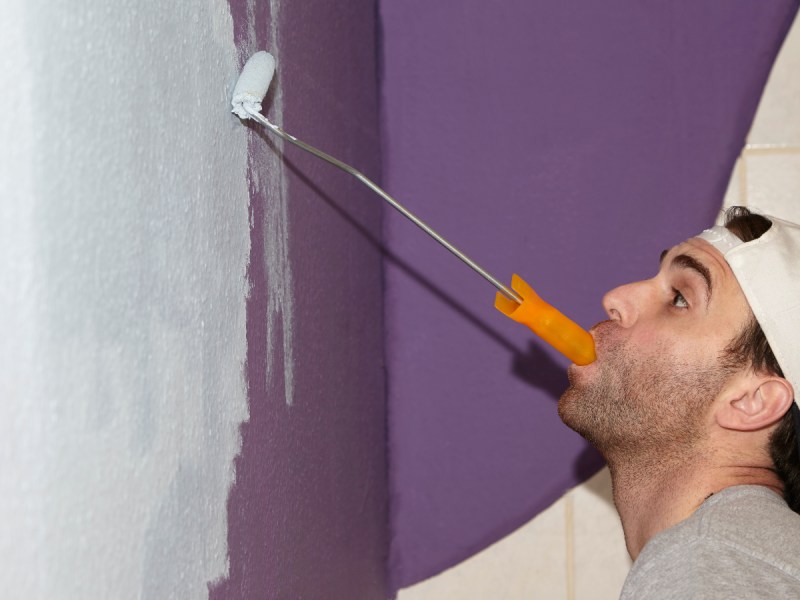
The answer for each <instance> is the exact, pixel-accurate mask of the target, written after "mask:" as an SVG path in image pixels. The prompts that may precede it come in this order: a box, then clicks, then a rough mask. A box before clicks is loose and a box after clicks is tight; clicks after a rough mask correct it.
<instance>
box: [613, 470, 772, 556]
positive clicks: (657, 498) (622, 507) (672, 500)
mask: <svg viewBox="0 0 800 600" xmlns="http://www.w3.org/2000/svg"><path fill="white" fill-rule="evenodd" d="M620 462H621V461H614V460H611V459H610V460H609V469H610V471H611V481H612V486H613V492H614V504H615V505H616V507H617V511H618V512H619V515H620V519H621V520H622V529H623V531H624V532H625V545H626V546H627V548H628V554H630V556H631V558H632V559H634V560H635V559H636V557H637V556H638V555H639V553H640V552H641V550H642V548H644V545H645V544H646V543H647V542H648V541H649V540H650V539H651V538H652V537H653V536H654V535H656V534H657V533H659V532H661V531H664V530H665V529H668V528H669V527H672V526H673V525H677V524H678V523H680V522H681V521H683V520H684V519H687V518H688V517H690V516H691V515H692V514H693V513H694V512H695V511H696V510H697V509H698V508H700V505H701V504H703V502H705V500H707V499H708V498H709V497H710V496H711V495H713V494H716V493H718V492H720V491H722V490H724V489H725V488H728V487H732V486H734V485H763V486H767V487H769V488H770V489H773V490H774V491H775V492H777V493H781V485H780V482H779V480H778V478H777V476H776V475H775V473H774V472H773V471H771V470H769V469H765V468H763V467H758V466H753V467H743V466H734V465H726V466H719V465H714V464H713V463H712V462H710V461H708V460H706V459H702V460H698V459H696V460H688V459H686V458H685V457H684V458H681V459H677V458H675V459H673V460H671V461H665V460H659V461H652V460H650V461H640V462H639V463H634V462H632V461H630V460H626V461H624V462H622V464H620Z"/></svg>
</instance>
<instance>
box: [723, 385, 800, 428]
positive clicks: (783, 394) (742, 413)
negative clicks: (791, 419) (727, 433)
mask: <svg viewBox="0 0 800 600" xmlns="http://www.w3.org/2000/svg"><path fill="white" fill-rule="evenodd" d="M723 400H724V402H723V404H722V405H721V406H720V408H719V409H718V410H717V412H716V420H717V424H718V425H719V426H720V427H724V428H725V429H735V430H737V431H755V430H756V429H763V428H764V427H769V426H770V425H772V424H774V423H776V422H777V421H778V420H780V418H781V417H783V415H785V414H786V411H787V410H789V408H791V406H792V402H793V401H794V390H793V389H792V386H791V384H790V383H789V382H788V381H786V380H785V379H784V378H783V377H777V376H768V377H758V376H754V375H753V374H750V376H749V377H745V378H743V379H742V380H740V381H739V382H738V384H737V385H734V386H732V387H731V388H729V389H728V390H727V393H726V394H725V395H724V396H723Z"/></svg>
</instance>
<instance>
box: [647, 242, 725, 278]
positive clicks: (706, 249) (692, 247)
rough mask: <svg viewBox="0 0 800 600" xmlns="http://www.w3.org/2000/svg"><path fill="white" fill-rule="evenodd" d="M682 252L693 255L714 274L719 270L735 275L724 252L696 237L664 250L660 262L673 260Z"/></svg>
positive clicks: (722, 272)
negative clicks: (723, 254)
mask: <svg viewBox="0 0 800 600" xmlns="http://www.w3.org/2000/svg"><path fill="white" fill-rule="evenodd" d="M682 254H684V255H688V256H691V257H692V258H694V259H695V260H697V261H699V262H701V263H702V264H703V265H705V266H706V267H707V268H708V269H710V270H711V272H712V274H714V272H716V271H718V272H719V274H720V275H730V276H731V277H733V271H731V268H730V266H729V265H728V262H727V261H726V260H725V257H724V256H722V253H721V252H720V251H719V250H717V249H716V248H715V247H714V246H712V245H711V244H709V243H708V242H707V241H705V240H703V239H700V238H696V237H694V238H689V239H688V240H685V241H683V242H681V243H680V244H678V245H676V246H672V247H671V248H668V249H666V250H664V251H663V252H662V253H661V258H660V262H661V263H663V262H664V260H665V259H668V258H669V259H670V260H672V259H674V257H676V256H679V255H682ZM734 279H735V277H734Z"/></svg>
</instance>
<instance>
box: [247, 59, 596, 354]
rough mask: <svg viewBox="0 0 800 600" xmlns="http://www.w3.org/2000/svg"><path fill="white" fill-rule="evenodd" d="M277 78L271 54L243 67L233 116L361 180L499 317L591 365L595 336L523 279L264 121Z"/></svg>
mask: <svg viewBox="0 0 800 600" xmlns="http://www.w3.org/2000/svg"><path fill="white" fill-rule="evenodd" d="M274 74H275V58H274V57H273V56H272V55H271V54H269V53H268V52H264V51H261V52H256V53H255V54H253V56H251V57H250V59H249V60H248V61H247V63H246V64H245V65H244V68H243V69H242V73H241V75H239V80H238V81H237V82H236V86H235V87H234V89H233V97H232V99H231V104H232V105H233V110H232V112H233V113H234V114H236V115H237V116H238V117H239V118H241V119H243V120H246V119H253V120H254V121H256V122H258V123H260V124H261V125H263V126H264V127H266V128H267V129H268V130H270V131H272V132H273V133H274V134H276V135H277V136H279V137H281V138H283V139H284V140H286V141H287V142H291V143H292V144H294V145H295V146H298V147H300V148H302V149H303V150H305V151H306V152H309V153H310V154H313V155H314V156H316V157H318V158H321V159H322V160H325V161H327V162H329V163H330V164H332V165H334V166H335V167H338V168H339V169H341V170H342V171H345V172H347V173H349V174H350V175H352V176H353V177H355V178H356V179H358V180H359V181H360V182H361V183H363V184H364V185H365V186H367V187H368V188H369V189H371V190H372V191H373V192H375V193H376V194H377V195H378V196H380V197H381V198H382V199H383V200H385V201H386V202H387V203H389V204H390V205H391V206H392V207H394V208H395V209H396V210H398V211H399V212H400V213H401V214H402V215H403V216H404V217H406V218H407V219H409V220H410V221H411V222H412V223H414V224H415V225H417V227H419V228H420V229H422V230H423V231H424V232H425V233H427V234H428V235H429V236H431V237H432V238H433V239H435V240H436V241H437V242H439V243H440V244H441V245H442V246H444V247H445V248H447V249H448V250H449V251H450V252H452V253H453V254H454V255H456V256H457V257H458V258H459V259H461V261H463V262H464V263H465V264H466V265H467V266H468V267H470V268H471V269H472V270H473V271H475V272H476V273H478V274H479V275H480V276H481V277H483V278H484V279H485V280H486V281H488V282H489V283H491V284H492V285H493V286H494V287H495V288H496V289H497V293H496V295H495V303H494V305H495V307H496V308H497V309H498V310H499V311H500V312H502V313H503V314H504V315H506V316H508V317H509V318H511V319H513V320H514V321H516V322H518V323H522V324H523V325H526V326H528V327H529V328H530V329H531V330H532V331H533V332H534V333H535V334H536V335H538V336H539V337H541V338H542V339H543V340H544V341H545V342H547V343H548V344H550V345H551V346H552V347H553V348H555V349H556V350H558V351H559V352H561V353H562V354H563V355H564V356H566V357H567V358H569V359H570V360H571V361H572V362H574V363H575V364H577V365H588V364H589V363H591V362H593V361H594V360H595V351H594V340H593V339H592V336H591V335H590V334H589V333H588V332H587V331H586V330H584V329H583V328H581V327H580V326H579V325H578V324H577V323H575V322H574V321H572V320H571V319H569V318H567V317H566V316H565V315H563V314H562V313H561V312H560V311H558V310H557V309H556V308H554V307H553V306H551V305H550V304H548V303H547V302H545V301H544V300H542V299H541V298H540V297H539V296H538V295H537V294H536V292H535V291H533V288H531V286H530V285H528V284H527V283H526V282H525V281H524V280H523V279H522V278H521V277H519V276H518V275H514V276H513V277H512V279H511V288H510V289H509V288H508V287H507V286H505V285H503V284H502V283H500V281H498V280H497V279H495V278H494V277H493V276H492V275H491V274H489V273H488V272H487V271H486V270H485V269H483V268H482V267H480V266H479V265H478V264H477V263H475V261H473V260H472V259H470V258H469V257H468V256H466V255H465V254H464V253H463V252H461V251H460V250H459V249H458V248H456V247H455V246H453V244H451V243H450V242H448V241H447V240H446V239H444V238H443V237H442V236H441V235H439V234H438V233H436V232H435V231H434V230H433V229H431V228H430V227H429V226H428V225H427V224H426V223H425V222H424V221H422V220H421V219H419V218H418V217H417V216H416V215H414V214H413V213H412V212H411V211H409V210H408V209H406V208H405V207H404V206H403V205H402V204H400V203H399V202H397V200H395V199H394V198H392V197H391V196H390V195H389V194H387V193H386V192H385V191H384V190H383V189H381V188H380V187H379V186H378V185H376V184H375V183H373V182H372V181H371V180H370V179H369V178H367V177H366V175H364V174H363V173H361V172H360V171H358V170H356V169H354V168H353V167H351V166H350V165H348V164H346V163H343V162H342V161H340V160H338V159H337V158H334V157H333V156H331V155H330V154H326V153H325V152H323V151H322V150H319V149H317V148H315V147H313V146H311V145H309V144H306V143H305V142H303V141H301V140H299V139H297V138H296V137H294V136H293V135H291V134H289V133H287V132H286V131H284V130H283V129H281V128H280V127H278V126H277V125H275V124H274V123H271V122H270V121H269V120H268V119H267V118H266V117H265V116H264V115H262V114H261V102H262V101H263V100H264V96H266V94H267V90H268V89H269V84H270V83H271V82H272V77H273V75H274Z"/></svg>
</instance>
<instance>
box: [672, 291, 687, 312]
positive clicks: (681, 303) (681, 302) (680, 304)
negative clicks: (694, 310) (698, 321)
mask: <svg viewBox="0 0 800 600" xmlns="http://www.w3.org/2000/svg"><path fill="white" fill-rule="evenodd" d="M672 292H673V293H674V294H675V295H674V296H673V297H672V306H674V307H676V308H689V303H688V302H687V301H686V298H684V297H683V294H681V293H680V292H679V291H678V290H676V289H674V288H673V290H672Z"/></svg>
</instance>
